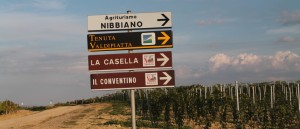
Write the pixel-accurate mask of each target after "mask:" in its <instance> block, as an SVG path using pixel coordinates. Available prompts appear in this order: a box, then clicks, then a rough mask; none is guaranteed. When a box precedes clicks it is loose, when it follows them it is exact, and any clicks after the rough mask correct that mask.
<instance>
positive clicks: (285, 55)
mask: <svg viewBox="0 0 300 129" xmlns="http://www.w3.org/2000/svg"><path fill="white" fill-rule="evenodd" d="M209 64H210V66H209V72H205V73H206V74H205V75H203V76H202V77H203V78H208V79H211V78H219V79H224V80H227V81H228V80H244V81H252V80H268V79H275V78H277V79H278V78H280V79H285V80H290V79H299V75H300V56H299V55H298V54H296V53H293V52H291V51H278V52H277V53H276V54H275V55H272V56H261V55H255V54H251V53H250V54H249V53H241V54H239V55H237V56H229V55H226V54H223V53H219V54H216V55H214V56H212V57H211V58H210V59H209Z"/></svg>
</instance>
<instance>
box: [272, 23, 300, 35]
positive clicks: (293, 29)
mask: <svg viewBox="0 0 300 129" xmlns="http://www.w3.org/2000/svg"><path fill="white" fill-rule="evenodd" d="M267 34H300V25H294V26H284V27H280V28H276V29H270V30H267Z"/></svg>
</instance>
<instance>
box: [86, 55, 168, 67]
mask: <svg viewBox="0 0 300 129" xmlns="http://www.w3.org/2000/svg"><path fill="white" fill-rule="evenodd" d="M88 62H89V70H97V71H114V70H138V69H166V68H169V69H170V68H172V53H171V51H167V52H148V53H128V54H109V55H89V57H88Z"/></svg>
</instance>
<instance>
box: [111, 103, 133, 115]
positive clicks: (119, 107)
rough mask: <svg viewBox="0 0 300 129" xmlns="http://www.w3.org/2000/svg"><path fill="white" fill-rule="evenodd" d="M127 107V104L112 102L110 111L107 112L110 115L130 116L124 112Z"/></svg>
mask: <svg viewBox="0 0 300 129" xmlns="http://www.w3.org/2000/svg"><path fill="white" fill-rule="evenodd" d="M127 107H129V104H128V103H127V102H113V104H112V111H111V112H109V114H110V115H130V113H128V112H127V111H126V108H127Z"/></svg>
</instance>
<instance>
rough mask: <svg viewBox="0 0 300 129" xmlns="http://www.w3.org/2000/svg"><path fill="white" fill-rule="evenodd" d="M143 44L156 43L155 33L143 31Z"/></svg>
mask: <svg viewBox="0 0 300 129" xmlns="http://www.w3.org/2000/svg"><path fill="white" fill-rule="evenodd" d="M141 39H142V45H155V41H156V40H155V33H142V35H141Z"/></svg>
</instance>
